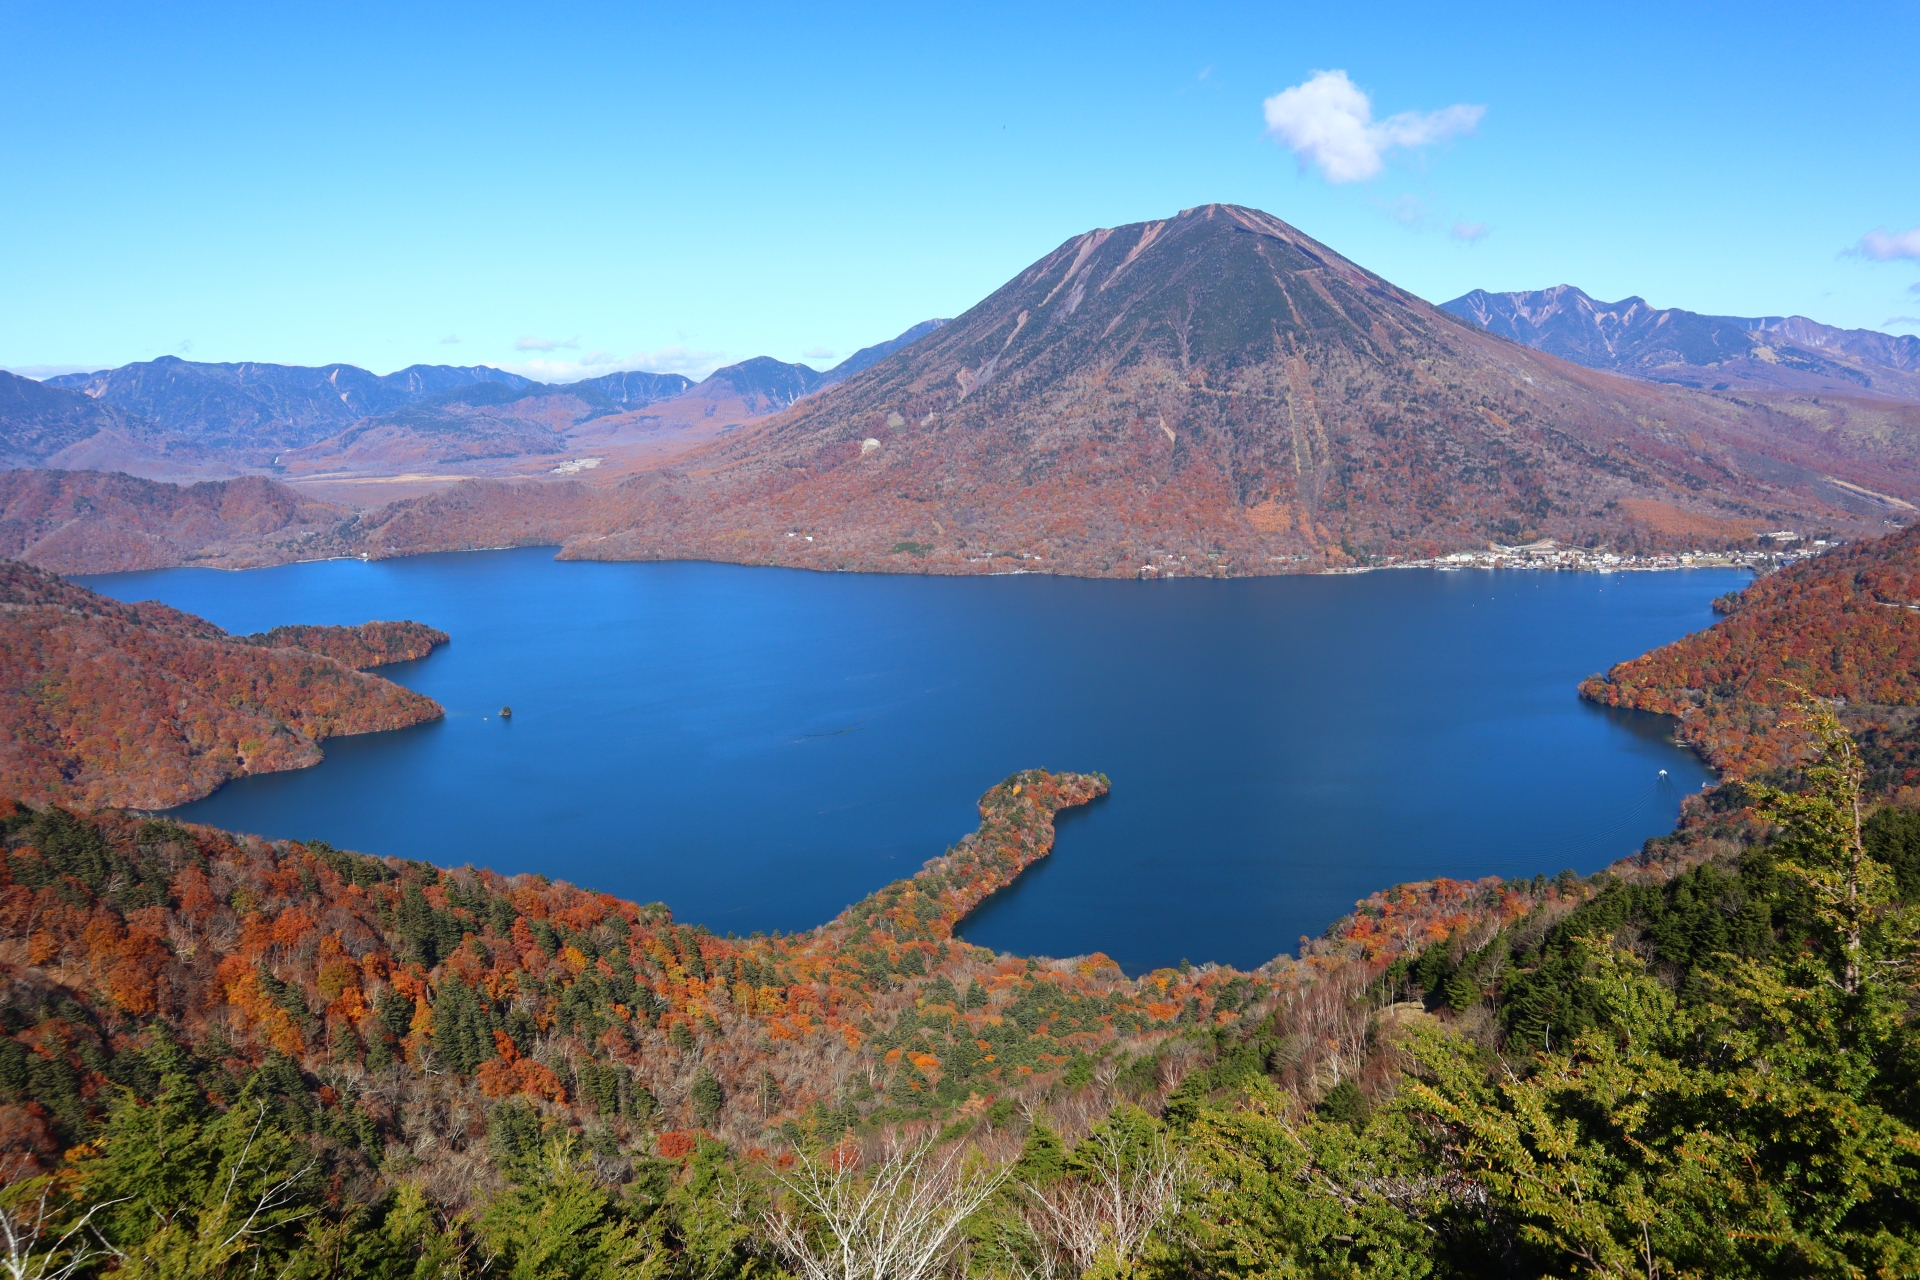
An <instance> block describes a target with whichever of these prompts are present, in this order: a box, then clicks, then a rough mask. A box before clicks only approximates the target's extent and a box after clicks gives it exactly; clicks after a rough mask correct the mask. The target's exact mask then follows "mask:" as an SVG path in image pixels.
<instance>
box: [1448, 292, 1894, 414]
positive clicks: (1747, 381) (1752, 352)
mask: <svg viewBox="0 0 1920 1280" xmlns="http://www.w3.org/2000/svg"><path fill="white" fill-rule="evenodd" d="M1440 305H1441V308H1442V309H1443V310H1446V311H1449V312H1451V313H1452V314H1454V315H1457V316H1459V317H1461V318H1462V319H1465V320H1471V321H1472V322H1474V323H1476V324H1478V325H1480V326H1481V327H1482V328H1485V329H1487V330H1488V331H1489V332H1492V333H1497V334H1499V335H1500V336H1502V337H1504V338H1510V339H1512V340H1513V341H1515V342H1518V343H1521V344H1522V345H1524V346H1528V347H1532V348H1533V349H1534V350H1537V351H1546V352H1548V353H1550V354H1552V355H1557V356H1560V357H1561V358H1562V359H1566V360H1571V361H1573V362H1574V363H1576V364H1582V365H1585V366H1587V367H1588V368H1590V369H1607V370H1611V371H1613V372H1617V373H1626V374H1629V375H1631V376H1634V377H1640V378H1645V379H1648V380H1649V381H1654V382H1667V383H1673V384H1676V385H1680V386H1687V387H1693V388H1696V389H1705V390H1711V391H1729V390H1733V389H1735V388H1740V389H1745V390H1755V391H1784V392H1796V391H1797V392H1824V393H1828V394H1834V393H1838V394H1842V395H1850V396H1860V395H1871V396H1887V397H1891V398H1895V399H1902V400H1920V338H1916V337H1911V336H1905V335H1892V334H1885V333H1881V332H1879V331H1877V330H1873V329H1838V328H1835V327H1833V326H1831V325H1823V324H1820V323H1818V322H1817V321H1813V320H1809V319H1807V318H1806V317H1805V316H1717V315H1704V314H1702V313H1700V312H1695V311H1687V310H1683V309H1681V308H1679V307H1666V308H1656V307H1653V306H1650V305H1649V304H1648V303H1647V301H1646V300H1645V299H1644V298H1640V297H1628V298H1622V299H1621V300H1620V301H1618V302H1601V301H1598V300H1596V299H1595V298H1593V297H1592V296H1590V295H1589V294H1587V293H1586V292H1585V291H1583V290H1581V289H1578V288H1575V287H1574V286H1573V285H1568V284H1562V285H1555V286H1554V287H1552V288H1550V289H1535V290H1530V291H1519V292H1512V293H1490V292H1488V291H1487V290H1484V289H1474V290H1472V291H1471V292H1468V293H1464V294H1462V295H1461V296H1460V297H1458V298H1454V299H1452V300H1451V301H1449V302H1444V303H1441V304H1440Z"/></svg>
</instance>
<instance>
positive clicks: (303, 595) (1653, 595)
mask: <svg viewBox="0 0 1920 1280" xmlns="http://www.w3.org/2000/svg"><path fill="white" fill-rule="evenodd" d="M552 555H553V553H552V551H551V550H548V549H540V548H533V549H525V550H515V551H494V552H477V553H465V554H455V555H439V556H419V557H413V558H408V559H401V560H389V561H383V562H378V563H372V564H363V563H360V562H358V561H350V560H341V561H329V562H323V563H318V564H304V565H290V566H286V567H282V568H275V569H256V570H251V571H248V572H244V573H229V572H219V571H214V570H197V569H173V570H163V571H158V572H153V573H135V574H113V575H105V576H97V577H90V578H86V579H83V581H85V582H86V583H87V584H88V585H89V586H92V587H94V588H95V589H96V590H100V591H103V592H105V593H107V594H109V595H113V596H117V597H119V598H121V599H126V600H142V599H156V598H157V599H160V600H164V601H166V602H167V603H169V604H172V605H175V606H177V607H179V608H182V609H187V610H190V611H191V612H193V613H197V614H200V615H202V616H204V617H207V618H210V619H212V620H213V621H214V622H217V623H219V624H220V625H221V626H223V627H226V628H227V629H229V630H230V631H235V632H249V631H259V630H264V629H266V628H267V627H270V626H273V625H276V624H279V623H292V622H313V623H357V622H364V621H367V620H368V619H372V618H411V619H415V620H417V621H420V622H425V623H429V624H431V625H434V626H437V627H440V628H442V629H444V630H446V631H448V632H450V633H452V635H453V643H452V644H451V645H449V646H446V647H444V648H442V649H440V650H439V651H437V652H436V653H434V654H433V655H432V656H430V657H427V658H424V659H421V660H420V661H418V662H412V663H406V664H403V665H399V666H393V667H387V668H383V669H382V670H383V673H384V674H386V675H388V676H390V677H392V678H393V679H395V680H397V681H399V682H400V683H402V684H405V685H407V686H409V687H411V688H414V689H417V690H419V691H420V692H422V693H425V694H428V695H430V696H431V697H434V698H436V699H438V700H439V701H440V702H441V704H442V705H444V706H445V707H446V708H447V719H446V720H445V721H443V722H440V723H438V724H432V725H424V726H420V727H418V728H414V729H406V730H401V731H398V732H395V733H384V734H370V735H366V736H362V737H357V738H345V739H336V740H334V741H331V742H329V743H327V744H326V748H325V749H326V753H327V759H326V762H325V763H324V764H322V765H320V766H319V767H317V768H314V769H308V770H302V771H298V772H294V773H283V774H270V775H267V776H264V777H258V778H247V779H242V780H240V781H238V782H234V783H231V784H229V785H228V786H226V787H225V788H223V789H222V790H221V791H219V792H217V793H216V794H214V795H213V796H211V797H209V798H208V799H206V800H203V801H199V802H197V803H195V804H191V805H187V806H184V807H183V808H182V809H180V810H178V811H176V812H177V813H178V815H179V816H180V817H183V818H186V819H189V820H192V821H196V822H207V823H213V824H216V825H218V826H222V827H227V828H231V829H235V830H240V831H249V832H256V833H260V834H263V835H269V836H275V837H300V838H317V839H324V840H328V841H330V842H332V843H333V844H335V845H337V846H340V847H342V848H350V849H359V850H363V851H366V852H370V853H380V854H397V855H402V856H405V857H412V858H420V859H423V860H426V861H430V862H435V863H439V864H442V865H456V866H457V865H460V864H462V863H468V862H471V863H474V864H476V865H481V866H490V867H493V868H494V869H495V870H498V871H501V872H505V873H514V872H521V871H540V872H544V873H546V874H547V875H550V876H552V877H554V878H556V879H567V880H572V881H574V882H575V883H578V884H582V885H588V886H591V887H593V888H597V889H602V890H606V891H608V892H611V893H615V894H619V895H620V896H622V897H631V898H637V899H639V900H641V901H652V900H659V901H664V902H666V903H667V904H668V905H670V906H671V907H672V908H673V909H674V912H675V914H676V915H677V916H678V917H679V918H680V919H682V920H688V921H694V922H699V923H702V924H705V925H708V926H709V927H711V928H713V929H716V930H719V931H721V932H726V931H734V932H738V933H743V934H744V933H748V932H751V931H753V930H756V929H766V930H774V929H782V930H792V929H803V928H807V927H810V926H812V925H814V924H818V923H820V922H821V921H824V920H826V919H829V918H830V917H831V916H833V915H834V913H836V912H837V911H839V910H840V909H841V908H842V907H844V906H845V905H846V904H847V903H849V902H851V901H854V900H856V899H858V898H859V897H861V896H863V895H864V894H866V893H868V892H870V891H871V890H873V889H874V888H877V887H878V886H880V885H882V884H884V883H886V882H887V881H889V880H891V879H894V878H896V877H899V876H904V875H907V874H910V873H911V872H912V871H914V870H915V869H917V868H918V866H919V865H920V863H921V862H922V861H924V860H925V859H927V858H929V857H933V856H935V855H937V854H939V853H940V852H942V851H943V850H944V849H945V848H946V847H947V846H948V845H950V844H951V843H952V842H953V841H955V840H957V839H958V838H959V837H961V836H962V835H964V834H966V833H967V832H968V831H970V830H972V829H973V827H974V826H975V825H976V823H977V821H978V815H977V812H976V810H975V809H974V802H975V800H976V799H977V797H978V796H979V794H980V793H981V792H982V791H984V790H985V789H986V788H987V787H988V786H990V785H992V784H993V783H995V782H997V781H998V780H1000V779H1001V778H1003V777H1005V776H1006V775H1007V774H1009V773H1012V772H1014V771H1015V770H1018V769H1024V768H1029V767H1034V766H1041V767H1046V768H1051V769H1075V770H1084V771H1089V772H1104V773H1106V774H1108V775H1109V776H1110V777H1111V778H1112V780H1113V793H1112V795H1111V796H1110V797H1108V798H1107V799H1105V800H1103V801H1100V802H1098V803H1096V804H1095V805H1093V806H1091V807H1089V808H1088V809H1086V810H1081V811H1072V812H1070V813H1069V814H1067V815H1064V817H1063V820H1062V822H1061V824H1060V839H1059V843H1058V846H1057V848H1056V852H1055V855H1054V857H1052V858H1051V859H1049V860H1047V861H1046V862H1043V863H1042V864H1040V865H1039V866H1038V867H1036V868H1034V869H1033V870H1032V871H1030V872H1028V874H1027V875H1026V876H1025V877H1023V878H1022V880H1021V881H1020V883H1018V884H1017V885H1015V886H1014V887H1013V888H1012V889H1010V890H1008V891H1006V892H1004V893H1002V894H1000V895H999V896H998V897H996V898H995V899H994V900H993V901H991V902H989V903H988V904H987V905H986V906H985V907H983V908H982V909H981V910H980V911H979V912H978V913H976V915H975V916H974V917H973V918H971V919H970V920H969V922H968V923H967V924H966V925H965V926H964V927H963V929H962V933H963V935H964V936H965V937H967V938H968V939H969V940H971V941H973V942H976V943H979V944H982V945H985V946H991V947H995V948H999V949H1002V950H1008V951H1014V952H1019V953H1023V954H1047V955H1075V954H1080V953H1083V952H1088V951H1093V950H1101V951H1105V952H1107V953H1108V954H1109V955H1111V956H1113V957H1114V958H1115V959H1117V960H1119V961H1120V962H1121V964H1123V965H1124V966H1125V967H1126V968H1127V969H1128V970H1129V971H1132V972H1138V971H1140V970H1142V969H1144V968H1151V967H1154V966H1157V965H1162V964H1172V963H1177V962H1178V961H1180V960H1181V959H1183V958H1189V959H1192V960H1193V961H1194V962H1196V963H1198V962H1201V961H1206V960H1217V961H1223V962H1229V963H1232V964H1236V965H1240V966H1243V967H1246V966H1252V965H1256V964H1259V963H1261V962H1263V961H1265V960H1267V959H1270V958H1271V957H1273V956H1274V955H1276V954H1278V953H1280V952H1282V951H1289V950H1292V949H1293V948H1294V947H1296V946H1297V945H1298V942H1299V939H1300V937H1301V935H1303V934H1317V933H1319V932H1320V931H1321V930H1322V929H1323V928H1325V927H1326V925H1327V924H1329V923H1330V922H1332V921H1333V920H1334V919H1336V918H1338V917H1339V916H1340V915H1342V914H1343V913H1345V912H1346V911H1348V910H1350V909H1351V907H1352V905H1353V903H1354V901H1355V900H1356V899H1358V898H1360V897H1363V896H1364V895H1366V894H1367V893H1369V892H1372V891H1373V890H1375V889H1379V888H1384V887H1386V886H1388V885H1391V884H1394V883H1397V882H1400V881H1405V880H1417V879H1426V878H1430V877H1433V876H1441V875H1448V876H1460V877H1477V876H1482V875H1488V874H1499V875H1507V876H1522V875H1532V874H1534V873H1536V872H1545V873H1548V874H1551V873H1554V872H1557V871H1559V870H1561V869H1562V868H1567V867H1570V868H1572V869H1574V870H1576V871H1579V872H1582V873H1585V872H1590V871H1594V870H1597V869H1598V868H1600V867H1602V866H1604V865H1605V864H1606V863H1608V862H1610V861H1612V860H1613V859H1615V858H1618V857H1621V856H1623V855H1625V854H1629V853H1631V852H1633V851H1634V850H1635V849H1636V848H1637V847H1638V846H1639V844H1640V843H1641V841H1642V840H1644V839H1645V838H1646V837H1648V836H1652V835H1657V834H1660V833H1663V832H1665V831H1668V830H1670V829H1671V827H1672V824H1673V821H1674V817H1675V814H1676V811H1677V807H1678V802H1679V796H1680V794H1681V793H1682V792H1685V791H1693V790H1698V789H1699V787H1700V785H1701V782H1702V781H1703V780H1704V779H1705V778H1706V777H1707V773H1706V771H1705V770H1704V768H1703V767H1702V766H1701V765H1700V763H1699V762H1698V761H1697V760H1696V759H1695V757H1694V756H1693V755H1692V754H1691V753H1688V752H1686V751H1683V750H1681V749H1679V748H1677V747H1675V746H1673V745H1672V743H1671V741H1670V740H1669V737H1668V730H1669V726H1668V724H1667V722H1665V721H1663V720H1659V719H1656V718H1654V717H1649V716H1639V715H1634V714H1631V713H1620V712H1611V711H1606V710H1603V709H1601V708H1597V707H1593V706H1590V705H1588V704H1585V703H1583V702H1581V701H1580V699H1579V698H1578V697H1577V696H1576V694H1575V692H1574V686H1575V684H1576V683H1577V682H1578V681H1579V680H1580V679H1581V678H1582V677H1584V676H1586V675H1588V674H1589V673H1591V672H1594V671H1598V670H1602V669H1604V668H1605V667H1607V666H1609V665H1611V664H1612V663H1614V662H1618V661H1621V660H1623V659H1626V658H1629V657H1633V656H1634V655H1636V654H1639V653H1641V652H1643V651H1644V650H1646V649H1649V648H1652V647H1653V646H1655V645H1658V644H1662V643H1665V642H1666V641H1669V640H1673V639H1675V638H1677V637H1679V636H1681V635H1683V634H1685V633H1687V632H1690V631H1694V630H1697V629H1699V628H1701V627H1704V626H1707V625H1708V624H1710V623H1711V622H1712V620H1713V616H1712V614H1711V612H1710V611H1709V609H1708V602H1709V601H1710V600H1711V599H1712V598H1713V597H1714V596H1716V595H1719V594H1721V593H1722V592H1725V591H1728V590H1731V589H1733V588H1735V587H1738V586H1740V585H1743V584H1744V583H1745V582H1746V581H1747V575H1746V574H1744V573H1740V572H1734V571H1724V570H1700V571H1690V572H1689V571H1682V572H1673V573H1635V574H1618V575H1595V574H1562V573H1530V572H1487V571H1464V572H1456V573H1441V572H1426V571H1402V572H1388V573H1373V574H1363V575H1353V576H1345V577H1306V578H1265V579H1242V580H1236V581H1226V582H1219V581H1206V580H1184V581H1171V582H1109V581H1086V580H1079V579H1071V578H1051V577H1038V576H1028V577H998V578H925V577H906V576H900V577H891V576H863V575H851V574H814V573H804V572H798V571H790V570H782V569H749V568H740V567H735V566H728V565H710V564H576V563H560V562H556V561H555V560H553V558H552ZM502 704H509V705H511V706H512V708H513V717H512V719H511V720H507V721H503V720H501V719H500V718H499V714H498V713H499V709H500V707H501V705H502ZM1663 769H1664V770H1666V771H1667V772H1668V777H1667V778H1665V779H1662V778H1661V776H1660V771H1661V770H1663Z"/></svg>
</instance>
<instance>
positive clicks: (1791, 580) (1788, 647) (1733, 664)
mask: <svg viewBox="0 0 1920 1280" xmlns="http://www.w3.org/2000/svg"><path fill="white" fill-rule="evenodd" d="M1728 607H1729V608H1730V609H1731V613H1730V614H1729V616H1728V617H1726V618H1725V619H1723V620H1722V621H1720V622H1719V623H1717V624H1715V625H1714V626H1712V627H1710V628H1708V629H1707V630H1705V631H1701V632H1698V633H1696V634H1694V635H1690V636H1688V637H1686V638H1685V639H1682V640H1677V641H1675V642H1674V643H1672V644H1670V645H1666V646H1664V647H1662V648H1659V649H1655V650H1654V651H1653V652H1652V653H1649V654H1646V655H1644V656H1642V657H1639V658H1635V659H1633V660H1632V661H1630V662H1623V663H1621V664H1620V665H1619V666H1617V667H1615V668H1613V669H1612V670H1611V671H1609V672H1608V673H1607V674H1606V675H1605V676H1604V677H1603V676H1594V677H1591V678H1589V679H1588V680H1587V681H1586V682H1585V683H1584V684H1582V685H1581V686H1580V692H1581V693H1582V694H1584V695H1585V696H1586V697H1588V698H1591V699H1593V700H1594V701H1596V702H1600V703H1604V704H1606V705H1607V706H1614V707H1633V708H1636V709H1638V710H1641V711H1654V712H1659V713H1661V714H1664V715H1672V716H1678V717H1680V731H1679V732H1680V736H1681V738H1682V739H1683V740H1684V741H1686V742H1688V743H1690V744H1692V745H1693V746H1695V747H1697V748H1698V749H1699V750H1700V752H1701V753H1702V754H1703V755H1705V756H1706V757H1707V759H1708V760H1709V761H1710V762H1711V763H1713V764H1714V765H1715V766H1716V767H1717V768H1720V769H1723V770H1725V771H1726V772H1727V773H1728V774H1730V775H1732V776H1734V777H1744V776H1747V775H1750V774H1753V773H1757V772H1764V771H1766V770H1769V769H1773V768H1777V767H1779V766H1780V765H1782V764H1784V763H1790V762H1791V760H1792V759H1793V757H1794V755H1795V752H1796V751H1797V749H1798V748H1799V747H1800V745H1801V744H1802V736H1801V735H1800V734H1799V732H1798V731H1796V730H1795V729H1794V728H1793V727H1792V723H1793V719H1794V718H1793V717H1791V716H1789V717H1787V723H1786V724H1785V725H1784V726H1783V722H1782V715H1781V713H1782V710H1783V709H1784V708H1787V707H1789V706H1791V705H1792V704H1793V703H1794V702H1795V701H1796V700H1797V699H1798V698H1799V696H1800V694H1799V692H1798V691H1799V690H1805V691H1807V692H1809V693H1812V694H1815V695H1817V696H1819V697H1822V698H1835V699H1844V700H1845V701H1846V702H1847V703H1848V704H1849V705H1850V708H1851V710H1850V714H1849V719H1850V720H1851V721H1853V723H1854V725H1855V728H1856V732H1861V733H1862V734H1863V735H1864V736H1866V737H1868V738H1869V740H1871V738H1872V737H1873V735H1874V734H1876V733H1878V732H1882V731H1883V726H1885V725H1887V724H1889V723H1891V724H1893V725H1898V724H1900V723H1901V722H1902V720H1903V717H1901V716H1899V715H1898V714H1897V713H1894V712H1893V709H1894V708H1902V707H1911V706H1914V705H1916V704H1920V526H1915V527H1913V528H1909V529H1905V530H1902V531H1901V532H1899V533H1895V534H1891V535H1889V536H1888V537H1885V538H1882V539H1879V540H1878V541H1874V542H1867V543H1861V544H1858V545H1855V546H1850V547H1844V548H1841V549H1839V550H1836V551H1830V552H1828V553H1826V554H1825V555H1821V556H1817V557H1815V558H1813V559H1810V560H1803V561H1800V562H1799V563H1797V564H1794V565H1791V566H1789V567H1788V568H1786V569H1783V570H1781V571H1780V572H1779V573H1776V574H1772V575H1770V576H1768V577H1764V578H1761V579H1760V580H1758V581H1757V582H1755V583H1753V585H1751V586H1749V587H1748V588H1747V589H1746V590H1745V591H1742V592H1741V593H1739V595H1738V596H1737V597H1735V598H1734V599H1732V600H1731V601H1729V602H1728ZM1907 781H1911V779H1908V780H1907Z"/></svg>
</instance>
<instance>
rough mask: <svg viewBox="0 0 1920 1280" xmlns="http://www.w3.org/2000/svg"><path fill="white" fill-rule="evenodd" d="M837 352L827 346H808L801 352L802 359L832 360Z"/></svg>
mask: <svg viewBox="0 0 1920 1280" xmlns="http://www.w3.org/2000/svg"><path fill="white" fill-rule="evenodd" d="M836 354H837V353H836V352H834V351H832V350H831V349H829V348H827V347H808V348H807V349H806V350H805V351H802V352H801V353H800V358H801V359H802V360H831V359H833V357H834V356H835V355H836Z"/></svg>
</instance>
